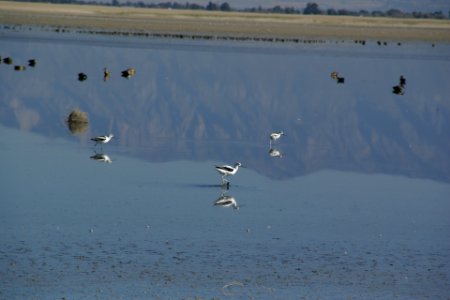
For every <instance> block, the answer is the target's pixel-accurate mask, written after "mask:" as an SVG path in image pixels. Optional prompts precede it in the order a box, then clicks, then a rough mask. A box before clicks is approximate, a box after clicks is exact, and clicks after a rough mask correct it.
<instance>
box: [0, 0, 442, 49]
mask: <svg viewBox="0 0 450 300" xmlns="http://www.w3.org/2000/svg"><path fill="white" fill-rule="evenodd" d="M0 24H2V25H29V26H51V27H53V28H55V29H68V28H76V29H79V30H82V31H83V30H84V31H94V32H96V33H102V32H105V33H109V34H112V33H114V32H115V31H117V32H119V33H131V34H133V33H134V34H142V35H152V36H155V35H156V36H158V35H160V36H167V37H171V36H181V37H183V36H189V37H200V38H201V37H202V36H203V37H205V38H211V37H217V38H223V39H225V38H229V39H237V40H239V39H249V38H251V39H270V40H272V41H281V42H282V41H295V40H298V39H310V40H320V39H350V40H383V41H385V40H387V41H397V42H400V41H411V40H412V41H414V40H415V41H429V42H450V21H449V20H435V19H393V18H386V17H382V18H376V17H348V16H321V15H286V14H267V13H238V12H217V11H213V12H211V11H192V10H166V9H147V8H128V7H108V6H94V5H70V4H46V3H24V2H8V1H0Z"/></svg>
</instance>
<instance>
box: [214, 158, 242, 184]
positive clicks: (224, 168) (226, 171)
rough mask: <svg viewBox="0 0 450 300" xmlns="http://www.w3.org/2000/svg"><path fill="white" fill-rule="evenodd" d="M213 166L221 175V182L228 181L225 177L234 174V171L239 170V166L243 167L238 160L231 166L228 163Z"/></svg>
mask: <svg viewBox="0 0 450 300" xmlns="http://www.w3.org/2000/svg"><path fill="white" fill-rule="evenodd" d="M215 167H216V170H217V172H219V173H220V175H222V183H226V182H228V180H226V179H225V177H226V176H232V175H234V174H236V172H237V171H238V170H239V167H243V168H244V166H242V164H241V163H240V162H237V163H235V164H234V166H233V167H232V166H228V165H221V166H217V165H216V166H215Z"/></svg>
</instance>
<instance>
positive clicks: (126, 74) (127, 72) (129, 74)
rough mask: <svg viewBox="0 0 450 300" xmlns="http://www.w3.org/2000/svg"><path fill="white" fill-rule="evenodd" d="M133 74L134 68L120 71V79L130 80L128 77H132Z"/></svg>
mask: <svg viewBox="0 0 450 300" xmlns="http://www.w3.org/2000/svg"><path fill="white" fill-rule="evenodd" d="M135 73H136V71H135V70H134V68H128V69H126V70H124V71H122V77H124V78H130V77H132V76H134V74H135Z"/></svg>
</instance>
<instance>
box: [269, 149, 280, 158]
mask: <svg viewBox="0 0 450 300" xmlns="http://www.w3.org/2000/svg"><path fill="white" fill-rule="evenodd" d="M269 155H270V156H271V157H277V158H282V157H283V153H281V151H280V150H278V149H275V148H270V149H269Z"/></svg>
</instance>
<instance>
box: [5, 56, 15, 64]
mask: <svg viewBox="0 0 450 300" xmlns="http://www.w3.org/2000/svg"><path fill="white" fill-rule="evenodd" d="M3 62H4V63H5V64H7V65H11V64H12V63H13V59H12V58H11V57H5V58H4V59H3Z"/></svg>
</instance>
